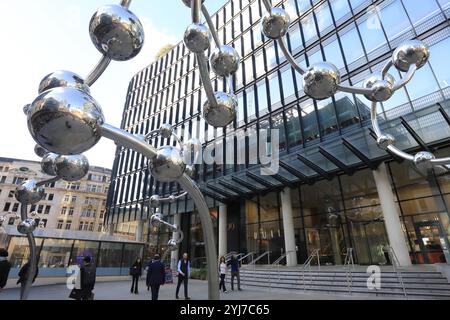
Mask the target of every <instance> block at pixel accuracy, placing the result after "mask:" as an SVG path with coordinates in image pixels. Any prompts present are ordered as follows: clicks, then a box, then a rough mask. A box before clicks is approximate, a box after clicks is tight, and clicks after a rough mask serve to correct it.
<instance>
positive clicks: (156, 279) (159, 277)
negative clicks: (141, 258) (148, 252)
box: [147, 254, 166, 300]
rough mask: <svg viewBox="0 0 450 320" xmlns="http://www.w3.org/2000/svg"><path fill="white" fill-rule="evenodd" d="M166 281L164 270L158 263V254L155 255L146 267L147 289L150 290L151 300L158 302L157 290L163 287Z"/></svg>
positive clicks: (161, 264) (160, 263)
mask: <svg viewBox="0 0 450 320" xmlns="http://www.w3.org/2000/svg"><path fill="white" fill-rule="evenodd" d="M165 280H166V269H165V267H164V264H163V263H162V262H161V261H160V256H159V254H155V256H154V257H153V261H151V262H150V263H149V265H148V271H147V287H151V289H152V300H158V296H159V288H160V286H161V285H164V283H165Z"/></svg>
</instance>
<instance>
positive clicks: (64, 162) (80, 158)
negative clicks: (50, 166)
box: [55, 154, 89, 181]
mask: <svg viewBox="0 0 450 320" xmlns="http://www.w3.org/2000/svg"><path fill="white" fill-rule="evenodd" d="M55 167H56V175H57V176H58V177H60V178H61V179H63V180H65V181H78V180H80V179H82V178H83V177H84V176H85V175H86V174H87V173H88V171H89V161H88V159H87V158H86V157H85V156H84V155H82V154H77V155H69V156H67V155H60V156H58V157H57V158H56V160H55Z"/></svg>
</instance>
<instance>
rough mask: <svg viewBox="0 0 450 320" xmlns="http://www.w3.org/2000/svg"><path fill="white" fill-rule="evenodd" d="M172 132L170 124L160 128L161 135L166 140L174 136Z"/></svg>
mask: <svg viewBox="0 0 450 320" xmlns="http://www.w3.org/2000/svg"><path fill="white" fill-rule="evenodd" d="M172 132H173V127H172V125H171V124H169V123H165V124H163V125H162V126H161V127H160V128H159V134H160V135H161V137H163V138H165V139H169V138H170V137H171V136H172Z"/></svg>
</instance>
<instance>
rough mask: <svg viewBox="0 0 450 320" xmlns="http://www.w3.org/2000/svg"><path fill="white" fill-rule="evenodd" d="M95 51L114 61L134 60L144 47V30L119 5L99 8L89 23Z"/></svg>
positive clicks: (131, 15) (130, 14) (132, 16)
mask: <svg viewBox="0 0 450 320" xmlns="http://www.w3.org/2000/svg"><path fill="white" fill-rule="evenodd" d="M89 34H90V36H91V40H92V42H93V43H94V45H95V47H96V48H97V50H99V51H100V52H101V53H102V54H103V55H105V56H107V57H109V58H110V59H112V60H116V61H126V60H129V59H131V58H134V57H135V56H136V55H137V54H138V53H139V52H140V51H141V49H142V47H143V45H144V28H143V26H142V24H141V22H140V21H139V19H138V18H137V17H136V16H135V15H134V13H132V12H131V11H130V10H128V9H126V8H124V7H122V6H120V5H106V6H103V7H100V8H99V9H98V10H97V12H96V13H95V14H94V15H93V16H92V18H91V21H90V23H89Z"/></svg>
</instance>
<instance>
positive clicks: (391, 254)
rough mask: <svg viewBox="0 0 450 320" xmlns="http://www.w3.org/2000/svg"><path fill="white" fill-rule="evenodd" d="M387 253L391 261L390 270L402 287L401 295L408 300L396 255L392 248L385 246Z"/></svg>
mask: <svg viewBox="0 0 450 320" xmlns="http://www.w3.org/2000/svg"><path fill="white" fill-rule="evenodd" d="M387 253H388V255H389V259H391V262H392V269H393V270H394V272H395V273H396V274H397V278H398V281H399V282H400V285H401V286H402V289H403V295H404V296H405V298H408V295H407V293H406V287H405V283H404V282H403V277H402V272H401V270H400V261H399V260H398V257H397V254H396V253H395V251H394V248H392V246H390V245H388V246H387Z"/></svg>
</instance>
